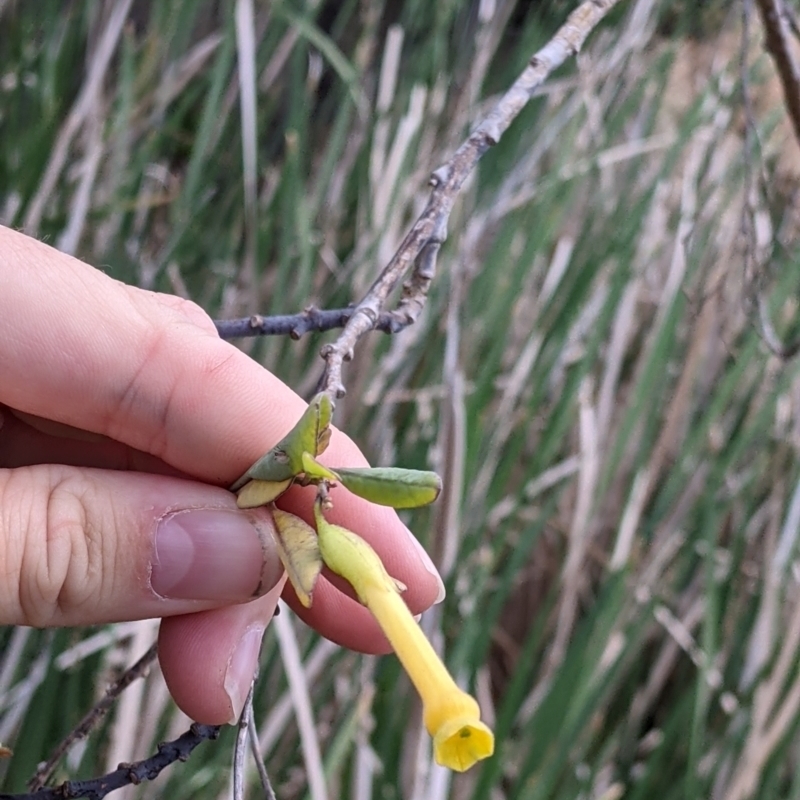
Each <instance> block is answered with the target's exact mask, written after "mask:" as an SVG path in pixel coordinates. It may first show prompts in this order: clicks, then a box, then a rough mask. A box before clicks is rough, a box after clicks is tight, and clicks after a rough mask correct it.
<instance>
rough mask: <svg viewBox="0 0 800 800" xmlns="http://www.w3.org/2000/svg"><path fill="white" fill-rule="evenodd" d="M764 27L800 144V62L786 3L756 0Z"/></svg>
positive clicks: (768, 50)
mask: <svg viewBox="0 0 800 800" xmlns="http://www.w3.org/2000/svg"><path fill="white" fill-rule="evenodd" d="M756 3H757V5H758V10H759V11H760V12H761V22H762V24H763V25H764V34H765V37H766V48H767V52H768V53H769V54H770V55H771V56H772V58H773V60H774V61H775V67H776V69H777V70H778V77H779V78H780V81H781V86H783V97H784V102H785V104H786V110H787V111H788V112H789V119H790V120H791V121H792V127H793V128H794V135H795V139H797V143H798V144H799V145H800V62H798V60H797V59H796V58H795V55H794V52H793V51H792V44H791V41H790V40H791V38H792V21H791V18H790V17H789V15H788V13H787V11H786V8H785V7H784V2H783V0H756Z"/></svg>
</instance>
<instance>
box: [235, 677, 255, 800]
mask: <svg viewBox="0 0 800 800" xmlns="http://www.w3.org/2000/svg"><path fill="white" fill-rule="evenodd" d="M254 685H255V680H253V682H252V683H251V684H250V690H249V691H248V692H247V698H246V699H245V701H244V708H243V709H242V716H241V717H239V725H238V728H237V731H236V744H235V745H234V748H233V800H244V786H245V775H244V759H245V755H246V754H247V740H248V738H250V720H251V719H252V718H253V686H254Z"/></svg>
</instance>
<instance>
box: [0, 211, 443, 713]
mask: <svg viewBox="0 0 800 800" xmlns="http://www.w3.org/2000/svg"><path fill="white" fill-rule="evenodd" d="M304 408H305V403H304V402H303V401H302V400H301V399H300V398H299V397H298V396H297V395H295V394H294V392H292V391H291V389H289V388H288V387H287V386H285V385H284V384H283V383H282V382H281V381H279V380H278V379H277V378H276V377H274V376H273V375H271V374H270V373H269V372H267V371H266V370H264V369H263V368H262V367H260V366H259V365H258V364H257V363H255V362H254V361H252V360H251V359H250V358H248V357H247V356H246V355H244V354H243V353H241V352H240V351H239V350H237V349H236V348H235V347H233V346H231V345H230V344H228V343H227V342H224V341H222V340H220V339H219V338H218V336H217V334H216V330H215V328H214V326H213V324H212V322H211V320H210V319H209V317H208V316H207V315H206V314H205V313H204V312H203V311H202V310H201V309H200V308H199V307H198V306H196V305H194V304H193V303H190V302H188V301H185V300H181V299H180V298H177V297H173V296H170V295H160V294H156V293H153V292H146V291H143V290H140V289H136V288H133V287H130V286H126V285H124V284H121V283H119V282H117V281H115V280H112V279H111V278H109V277H108V276H106V275H104V274H103V273H102V272H100V271H98V270H95V269H93V268H91V267H89V266H87V265H86V264H83V263H82V262H80V261H78V260H76V259H74V258H71V257H70V256H66V255H64V254H62V253H59V252H58V251H56V250H54V249H52V248H50V247H48V246H46V245H44V244H42V243H40V242H36V241H34V240H32V239H29V238H28V237H25V236H23V235H22V234H20V233H17V232H14V231H11V230H9V229H7V228H2V227H0V624H15V625H33V626H63V625H91V624H97V623H102V622H112V621H122V620H131V619H143V618H149V617H162V618H163V619H162V623H161V630H160V634H159V659H160V662H161V667H162V670H163V673H164V677H165V679H166V681H167V684H168V686H169V688H170V691H171V693H172V695H173V697H174V698H175V700H176V702H177V703H178V705H179V706H180V707H181V708H182V709H183V710H184V711H185V712H186V713H187V714H188V715H189V716H190V717H192V718H194V719H196V720H198V721H200V722H204V723H208V724H219V723H223V722H232V721H234V720H235V719H236V718H237V717H238V715H239V713H240V712H241V709H242V705H243V703H244V698H245V695H246V693H247V689H248V688H249V685H250V681H251V679H252V676H253V672H254V670H255V666H256V662H257V658H258V651H259V647H260V642H261V636H262V634H263V631H264V628H265V627H266V625H267V624H268V622H269V620H270V619H271V617H272V615H273V613H274V610H275V606H276V604H277V601H278V597H279V595H280V593H281V591H282V589H283V584H284V578H283V572H282V568H281V566H280V562H279V560H278V557H277V554H276V552H275V548H274V545H273V542H272V538H271V536H270V535H269V526H270V525H271V522H270V518H269V515H268V513H267V512H266V511H264V510H262V509H258V510H255V511H252V512H243V511H239V510H238V509H237V508H236V499H235V497H234V496H233V495H232V494H230V493H229V492H227V491H226V490H225V489H224V488H222V487H225V486H227V485H229V484H230V483H231V482H232V481H233V480H235V479H236V478H237V477H238V476H239V475H240V474H241V473H242V472H243V471H244V470H245V469H247V467H249V466H250V464H251V463H252V462H254V461H255V460H256V459H257V458H259V457H260V456H261V455H262V454H263V453H264V452H266V451H267V450H268V449H269V448H270V447H271V446H272V445H274V444H275V443H276V442H277V441H278V440H279V439H280V438H281V436H282V435H283V434H284V433H286V431H287V430H289V429H290V428H291V427H292V425H294V423H295V422H296V421H297V419H298V418H299V416H300V415H301V413H302V412H303V410H304ZM326 461H327V462H329V463H335V464H338V465H343V466H362V465H365V464H366V462H365V459H364V457H363V456H362V455H361V453H360V452H359V450H358V448H356V446H355V445H354V444H353V443H352V442H351V441H350V439H348V438H347V436H345V435H344V434H342V433H341V432H339V431H334V433H333V437H332V439H331V444H330V446H329V449H328V451H327V452H326ZM312 500H313V491H312V492H311V493H310V495H309V492H308V491H307V490H303V489H292V490H290V491H289V492H288V493H287V494H286V495H284V496H283V497H282V498H281V502H280V505H281V506H282V507H284V508H285V509H286V510H289V511H292V512H293V513H295V514H298V515H300V516H302V517H304V518H306V519H307V520H309V521H310V520H311V519H312ZM335 501H336V505H335V509H334V510H333V511H332V512H331V513H330V514H329V517H330V519H331V520H332V521H336V522H338V523H339V524H342V525H345V526H347V527H349V528H352V529H353V530H355V531H357V532H358V533H359V534H360V535H361V536H363V537H364V538H365V539H367V540H368V541H369V542H370V543H371V544H372V545H373V547H374V548H375V549H376V550H377V551H378V553H379V554H380V556H381V558H382V559H383V561H384V563H385V564H386V566H387V568H388V570H389V572H390V573H391V574H392V575H393V576H395V577H396V578H398V579H399V580H401V581H402V582H403V583H405V584H406V585H407V586H408V591H407V592H406V593H405V595H404V598H405V600H406V602H407V603H408V605H409V607H410V608H411V610H412V611H413V612H414V613H418V612H420V611H422V610H424V609H425V608H427V607H428V606H430V605H431V604H432V603H434V602H436V600H437V598H438V599H440V598H441V595H442V594H443V588H442V584H441V579H440V578H439V577H438V575H437V573H436V571H435V569H434V567H433V565H432V563H431V561H430V559H429V558H428V557H427V556H426V555H425V553H424V551H423V550H422V548H421V547H420V546H419V544H418V543H417V542H416V540H415V539H414V538H413V536H412V535H411V534H410V533H409V532H408V530H407V529H406V528H405V526H404V525H403V524H402V523H401V522H400V520H399V518H398V517H397V515H396V514H395V512H394V511H393V510H392V509H389V508H385V507H381V506H375V505H372V504H370V503H367V502H365V501H363V500H361V499H360V498H358V497H356V496H354V495H350V494H348V493H347V492H344V491H341V492H337V494H336V497H335ZM258 529H260V531H261V534H260V535H259V532H258ZM265 534H266V535H265ZM256 595H258V599H255V600H253V599H252V598H253V597H254V596H256ZM284 595H285V597H286V600H287V602H288V603H289V604H290V605H291V606H292V608H293V609H294V610H295V611H296V612H297V613H298V614H299V616H301V617H302V618H303V619H304V620H305V621H306V622H307V623H308V624H309V625H312V626H313V627H314V628H315V629H317V630H318V631H319V632H320V633H321V634H323V635H324V636H326V637H328V638H330V639H332V640H333V641H336V642H338V643H340V644H342V645H344V646H346V647H350V648H353V649H356V650H363V651H365V652H384V651H386V650H387V649H388V645H387V643H386V640H385V639H384V637H383V635H382V634H381V632H380V630H379V629H378V627H377V625H376V623H375V622H374V620H373V619H372V617H371V615H370V614H369V612H368V611H367V610H366V609H365V608H363V607H362V606H361V605H359V604H358V603H357V602H356V601H355V600H353V599H352V598H351V597H349V596H347V595H346V594H344V593H342V592H341V591H339V589H337V588H336V587H334V586H333V585H332V584H331V583H328V582H327V581H326V580H325V578H324V576H323V577H322V578H321V579H320V581H319V583H318V585H317V588H316V589H315V592H314V605H313V607H312V608H311V609H304V608H302V606H300V604H299V603H298V602H297V600H296V598H295V597H294V596H293V593H292V592H291V588H290V587H286V590H285V591H284ZM248 601H249V602H248Z"/></svg>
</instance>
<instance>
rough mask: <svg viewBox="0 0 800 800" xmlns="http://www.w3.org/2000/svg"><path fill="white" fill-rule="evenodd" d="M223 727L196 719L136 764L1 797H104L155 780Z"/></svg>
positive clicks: (13, 799)
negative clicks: (85, 778)
mask: <svg viewBox="0 0 800 800" xmlns="http://www.w3.org/2000/svg"><path fill="white" fill-rule="evenodd" d="M219 729H220V726H219V725H198V724H197V723H194V724H193V725H192V726H191V728H189V730H188V731H186V733H184V734H181V735H180V736H179V737H178V738H177V739H173V740H172V741H171V742H164V743H162V744H160V745H159V746H158V750H157V752H156V753H154V754H153V755H152V756H150V757H149V758H145V759H142V760H141V761H135V762H134V763H133V764H120V765H119V767H117V769H115V770H114V771H113V772H109V773H108V774H107V775H102V776H101V777H99V778H90V779H89V780H85V781H65V782H64V783H62V784H61V785H59V786H49V787H47V788H44V789H39V790H37V791H35V792H31V793H29V794H0V800H72V798H78V797H85V798H88V800H102V798H103V797H105V796H106V795H107V794H108V793H109V792H113V791H114V790H116V789H121V788H122V787H123V786H131V785H133V786H138V785H139V784H140V783H142V782H143V781H152V780H154V779H155V778H156V777H158V775H159V774H160V773H161V771H162V770H164V769H165V768H166V767H168V766H169V765H170V764H174V763H175V762H176V761H186V759H187V758H189V756H190V755H191V753H192V751H193V750H194V749H195V747H197V745H199V744H200V743H201V742H204V741H206V740H207V739H216V738H217V736H219Z"/></svg>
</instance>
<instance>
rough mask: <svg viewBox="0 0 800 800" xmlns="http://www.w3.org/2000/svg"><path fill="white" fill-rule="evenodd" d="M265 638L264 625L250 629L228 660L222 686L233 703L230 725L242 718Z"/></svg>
mask: <svg viewBox="0 0 800 800" xmlns="http://www.w3.org/2000/svg"><path fill="white" fill-rule="evenodd" d="M263 636H264V627H263V626H262V625H254V626H253V627H251V628H248V629H247V631H246V632H245V634H244V636H242V638H241V639H240V640H239V643H238V644H237V645H236V647H235V648H234V650H233V653H231V657H230V658H229V659H228V668H227V669H226V670H225V681H224V682H223V684H222V685H223V686H224V687H225V693H226V694H227V695H228V699H229V700H230V701H231V718H230V721H229V724H230V725H235V724H236V722H237V721H238V720H239V717H241V716H242V711H243V710H244V703H245V700H247V693H248V692H249V691H250V685H251V684H252V683H253V677H254V675H255V674H256V667H257V666H258V657H259V655H260V653H261V639H262V638H263Z"/></svg>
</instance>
